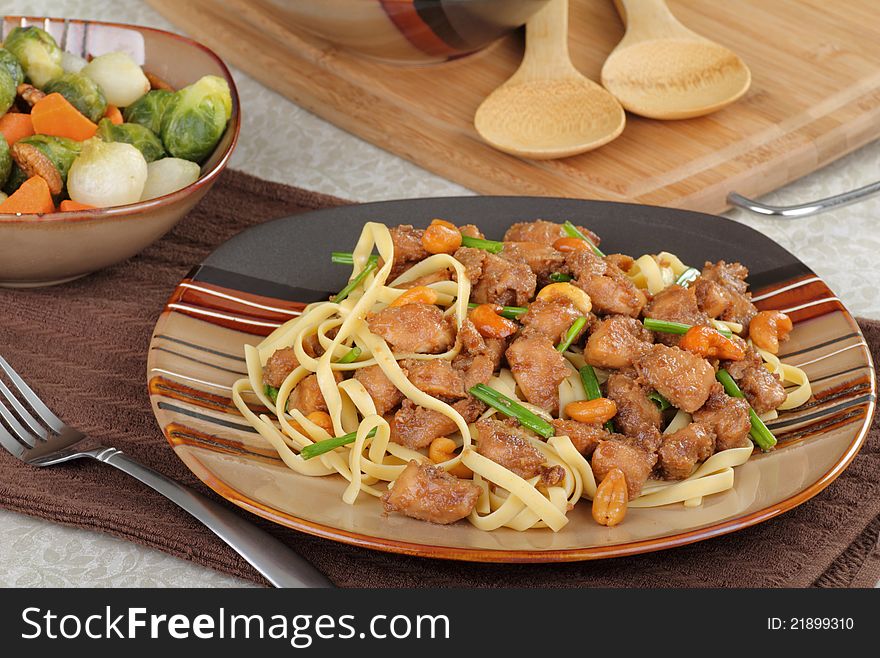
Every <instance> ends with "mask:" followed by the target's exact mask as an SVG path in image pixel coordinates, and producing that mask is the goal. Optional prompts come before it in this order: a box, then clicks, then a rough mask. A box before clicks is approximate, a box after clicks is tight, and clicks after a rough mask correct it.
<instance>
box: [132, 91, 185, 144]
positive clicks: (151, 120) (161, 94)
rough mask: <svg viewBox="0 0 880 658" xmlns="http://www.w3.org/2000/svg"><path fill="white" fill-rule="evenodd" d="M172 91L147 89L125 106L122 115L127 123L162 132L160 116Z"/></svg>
mask: <svg viewBox="0 0 880 658" xmlns="http://www.w3.org/2000/svg"><path fill="white" fill-rule="evenodd" d="M172 98H174V92H172V91H166V90H164V89H154V90H153V91H149V92H147V93H146V94H144V95H143V96H141V97H140V98H139V99H137V100H136V101H135V102H134V103H132V104H131V105H129V106H128V107H127V108H125V112H123V113H122V116H123V117H124V118H125V121H126V122H127V123H137V124H139V125H141V126H143V127H144V128H149V129H150V130H152V131H153V132H154V133H156V134H157V135H158V134H159V133H160V132H162V116H163V115H164V114H165V108H166V107H168V102H169V101H170V100H171V99H172Z"/></svg>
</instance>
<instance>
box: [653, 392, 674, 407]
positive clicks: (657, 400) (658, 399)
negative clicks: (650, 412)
mask: <svg viewBox="0 0 880 658" xmlns="http://www.w3.org/2000/svg"><path fill="white" fill-rule="evenodd" d="M648 399H649V400H651V401H652V402H653V403H654V404H656V405H657V406H658V407H660V411H666V410H667V409H669V407H671V406H672V404H671V403H670V402H669V400H667V399H666V398H664V397H663V396H662V395H660V394H659V393H658V392H657V391H651V392H650V393H648Z"/></svg>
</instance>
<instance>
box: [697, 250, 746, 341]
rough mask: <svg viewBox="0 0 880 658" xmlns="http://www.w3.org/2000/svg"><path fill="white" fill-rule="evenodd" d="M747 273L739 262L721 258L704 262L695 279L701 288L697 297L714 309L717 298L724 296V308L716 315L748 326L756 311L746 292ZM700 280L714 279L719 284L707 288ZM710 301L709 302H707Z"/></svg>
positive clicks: (717, 301)
mask: <svg viewBox="0 0 880 658" xmlns="http://www.w3.org/2000/svg"><path fill="white" fill-rule="evenodd" d="M748 275H749V270H748V269H747V268H746V267H745V266H744V265H741V264H740V263H726V262H724V261H723V260H720V261H718V262H717V263H714V264H713V263H708V262H707V263H706V265H705V266H704V267H703V271H702V273H701V274H700V279H698V280H697V282H696V284H695V285H696V286H697V287H699V288H701V289H700V290H699V291H698V292H697V295H698V299H703V302H704V303H706V305H707V308H708V309H709V310H712V311H715V310H717V308H714V307H713V304H714V305H715V306H717V305H719V304H720V302H719V299H720V298H724V300H725V301H726V302H727V304H726V306H725V308H724V310H723V311H721V313H720V314H719V315H718V316H715V317H720V318H721V319H722V320H728V321H730V322H739V323H740V324H741V325H743V326H744V327H748V326H749V322H751V320H752V318H753V317H755V315H756V314H757V312H758V309H756V308H755V305H754V304H752V296H751V294H750V293H747V292H746V290H747V289H748V284H747V283H746V281H745V279H746V277H747V276H748ZM701 280H706V281H714V282H715V283H717V284H719V286H720V290H719V289H718V288H711V290H708V289H707V288H706V287H705V286H706V284H700V281H701ZM710 301H711V302H712V304H709V303H708V302H710Z"/></svg>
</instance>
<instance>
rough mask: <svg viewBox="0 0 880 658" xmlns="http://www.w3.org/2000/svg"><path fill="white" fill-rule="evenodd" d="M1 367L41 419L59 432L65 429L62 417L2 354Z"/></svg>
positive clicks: (0, 357)
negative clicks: (26, 382) (54, 412)
mask: <svg viewBox="0 0 880 658" xmlns="http://www.w3.org/2000/svg"><path fill="white" fill-rule="evenodd" d="M0 368H2V369H3V371H4V372H5V373H6V374H7V375H8V376H9V379H11V380H12V383H13V384H15V385H16V386H17V387H18V390H19V392H20V393H21V394H22V396H24V398H25V400H27V401H28V403H29V404H30V405H31V407H32V408H33V410H34V411H35V412H36V413H37V415H38V416H39V417H40V419H41V420H42V421H43V422H44V423H46V425H48V426H49V427H51V428H52V429H53V430H55V431H56V432H58V433H59V434H60V433H61V432H63V431H64V428H65V425H64V423H63V422H61V419H60V418H58V416H56V415H55V414H53V413H52V412H51V411H49V407H47V406H46V405H45V404H43V401H42V400H41V399H40V396H39V395H37V394H36V393H34V391H33V389H31V387H30V386H28V385H27V384H25V382H24V380H23V379H22V378H21V377H20V376H19V375H18V373H17V372H15V370H13V369H12V366H10V365H9V363H8V362H7V361H6V359H4V358H3V357H2V356H0Z"/></svg>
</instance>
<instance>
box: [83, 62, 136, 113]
mask: <svg viewBox="0 0 880 658" xmlns="http://www.w3.org/2000/svg"><path fill="white" fill-rule="evenodd" d="M82 74H83V75H87V76H88V77H90V78H91V79H92V80H94V81H95V82H97V83H98V86H99V87H100V88H101V91H103V92H104V96H105V97H106V98H107V102H108V103H112V104H113V105H115V106H116V107H128V106H129V105H131V104H132V103H134V102H135V101H136V100H137V99H138V98H140V97H141V96H143V95H144V94H146V93H147V92H148V91H150V81H149V80H147V76H145V75H144V72H143V71H142V70H141V67H140V66H138V65H137V63H136V62H135V61H134V60H133V59H132V58H131V57H130V56H128V55H127V54H126V53H123V52H113V53H107V54H106V55H101V56H100V57H95V59H93V60H92V61H91V62H89V63H88V64H87V65H86V66H85V67H84V68H83V70H82Z"/></svg>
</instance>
